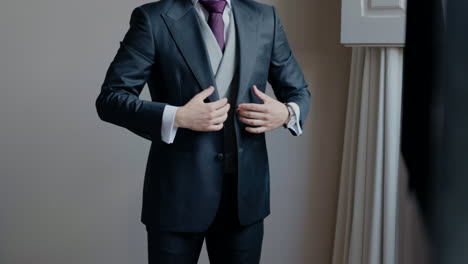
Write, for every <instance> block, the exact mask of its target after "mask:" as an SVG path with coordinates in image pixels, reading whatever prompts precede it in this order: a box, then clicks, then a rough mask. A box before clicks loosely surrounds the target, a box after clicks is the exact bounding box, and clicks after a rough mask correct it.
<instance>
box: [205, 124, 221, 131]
mask: <svg viewBox="0 0 468 264" xmlns="http://www.w3.org/2000/svg"><path fill="white" fill-rule="evenodd" d="M223 126H224V124H223V123H220V124H214V125H210V126H208V127H207V131H219V130H221V129H222V128H223Z"/></svg>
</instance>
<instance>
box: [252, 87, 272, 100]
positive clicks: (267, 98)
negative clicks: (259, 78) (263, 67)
mask: <svg viewBox="0 0 468 264" xmlns="http://www.w3.org/2000/svg"><path fill="white" fill-rule="evenodd" d="M253 90H254V94H255V95H256V96H257V97H258V98H260V100H262V101H263V102H266V101H268V100H270V98H271V97H270V96H268V95H266V94H265V93H263V92H262V91H260V90H259V89H258V88H257V86H256V85H254V86H253Z"/></svg>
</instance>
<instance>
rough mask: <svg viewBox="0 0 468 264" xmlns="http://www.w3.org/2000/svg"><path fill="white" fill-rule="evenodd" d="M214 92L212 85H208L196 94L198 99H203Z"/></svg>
mask: <svg viewBox="0 0 468 264" xmlns="http://www.w3.org/2000/svg"><path fill="white" fill-rule="evenodd" d="M213 92H214V87H213V85H210V86H209V87H208V88H206V89H204V90H203V91H201V92H200V93H198V94H197V98H198V99H199V100H202V101H203V100H205V99H206V98H207V97H208V96H210V95H211V94H212V93H213Z"/></svg>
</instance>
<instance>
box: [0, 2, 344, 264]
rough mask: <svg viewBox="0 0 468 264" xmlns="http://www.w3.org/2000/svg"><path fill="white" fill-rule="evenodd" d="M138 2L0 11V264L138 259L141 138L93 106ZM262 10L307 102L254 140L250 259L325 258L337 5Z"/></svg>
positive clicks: (340, 90) (337, 101)
mask: <svg viewBox="0 0 468 264" xmlns="http://www.w3.org/2000/svg"><path fill="white" fill-rule="evenodd" d="M234 1H235V0H234ZM144 2H145V1H142V0H140V1H123V0H112V1H111V0H106V1H104V0H101V1H92V0H80V1H71V0H15V1H2V2H1V3H0V91H1V94H0V177H1V181H0V263H2V264H22V263H37V264H43V263H44V264H46V263H47V264H59V263H60V264H61V263H68V264H74V263H77V264H94V263H96V264H98V263H99V264H100V263H114V264H118V263H122V264H123V263H146V256H147V255H146V254H147V253H146V233H145V230H144V226H143V225H142V224H141V223H140V222H139V217H140V209H141V191H142V184H143V175H144V170H145V163H146V157H147V153H148V149H149V142H148V141H146V140H144V139H141V138H139V137H137V136H135V135H133V134H131V133H130V132H128V131H126V130H125V129H123V128H119V127H115V126H112V125H110V124H106V123H103V122H102V121H100V120H99V119H98V117H97V114H96V112H95V107H94V100H95V98H96V96H97V94H98V92H99V89H100V85H101V83H102V81H103V78H104V74H105V71H106V70H107V67H108V65H109V63H110V61H111V59H112V58H113V56H114V55H115V52H116V51H117V48H118V45H119V41H120V40H121V39H122V37H123V34H124V33H125V31H126V30H127V28H128V22H129V18H130V12H131V10H132V9H133V8H134V7H135V6H137V5H140V4H142V3H144ZM265 2H267V1H265ZM268 2H270V3H274V4H275V5H276V6H277V7H278V9H279V12H280V16H281V18H282V19H283V23H284V24H285V27H286V30H287V33H288V36H289V39H290V42H291V45H292V47H293V49H294V52H295V53H296V56H297V57H298V60H299V62H300V64H301V65H302V67H303V69H304V71H305V73H306V78H307V80H308V81H309V83H310V86H311V90H312V94H313V105H312V108H311V113H310V117H309V119H308V121H307V124H306V127H305V128H304V134H303V135H302V136H300V137H293V136H292V135H290V134H289V133H288V132H286V131H284V130H277V131H273V132H269V133H268V147H269V155H270V160H271V163H270V164H271V168H270V169H271V171H272V175H271V176H272V185H271V188H272V190H271V191H272V192H271V194H272V214H271V216H269V217H268V218H267V220H266V222H265V223H266V230H265V243H264V247H263V257H262V263H272V264H275V263H295V264H296V263H304V264H305V263H307V264H309V263H328V262H329V259H330V254H331V247H332V242H333V230H334V221H335V220H334V218H335V210H336V198H337V187H338V175H339V170H340V168H339V167H340V162H341V148H342V137H343V127H344V110H345V105H346V96H347V81H348V72H349V68H348V67H349V66H348V65H349V60H350V51H349V50H348V49H346V48H343V47H341V45H340V44H339V20H340V18H339V15H340V5H339V2H340V1H339V0H328V1H322V0H295V1H268ZM270 94H272V93H271V91H270ZM143 97H144V98H149V96H148V92H147V90H145V92H144V94H143ZM200 263H208V261H207V258H206V252H203V253H202V256H201V260H200Z"/></svg>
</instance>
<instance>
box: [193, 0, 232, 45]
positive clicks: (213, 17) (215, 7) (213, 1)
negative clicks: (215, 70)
mask: <svg viewBox="0 0 468 264" xmlns="http://www.w3.org/2000/svg"><path fill="white" fill-rule="evenodd" d="M199 2H200V4H201V5H202V6H203V7H204V8H205V9H206V11H208V13H209V14H210V16H209V18H208V25H209V26H210V28H211V31H213V34H214V36H215V38H216V40H217V41H218V44H219V47H220V48H221V50H222V51H223V52H224V21H223V12H224V8H225V7H226V0H199Z"/></svg>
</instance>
